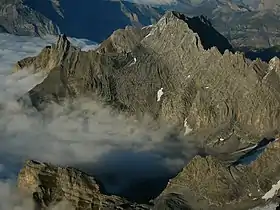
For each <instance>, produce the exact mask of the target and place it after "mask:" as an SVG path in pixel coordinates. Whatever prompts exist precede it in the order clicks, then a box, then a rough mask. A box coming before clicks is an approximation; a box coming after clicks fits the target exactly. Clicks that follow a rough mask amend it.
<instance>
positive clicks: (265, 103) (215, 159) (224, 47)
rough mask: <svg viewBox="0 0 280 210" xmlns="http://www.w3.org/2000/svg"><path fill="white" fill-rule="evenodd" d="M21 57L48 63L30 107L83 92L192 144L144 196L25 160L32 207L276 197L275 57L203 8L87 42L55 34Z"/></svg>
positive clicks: (221, 203) (40, 66)
mask: <svg viewBox="0 0 280 210" xmlns="http://www.w3.org/2000/svg"><path fill="white" fill-rule="evenodd" d="M25 67H27V68H31V69H32V68H33V69H34V71H40V70H41V71H46V72H47V73H48V76H47V77H46V79H45V80H44V81H43V82H42V83H41V84H39V85H37V86H36V87H34V88H33V89H32V90H30V91H29V92H28V93H27V96H29V97H30V99H31V102H32V105H33V106H34V107H36V108H37V110H38V111H44V109H45V108H46V106H48V104H49V103H61V102H63V101H64V100H65V99H72V100H75V99H76V98H77V97H80V96H86V97H92V98H93V100H97V101H99V102H101V103H103V104H106V105H109V106H111V107H112V108H113V109H114V110H117V111H119V112H122V113H126V114H127V115H133V116H137V117H138V120H141V116H143V115H149V116H150V117H151V118H152V119H154V121H155V122H158V123H159V124H160V123H165V124H169V125H171V126H173V127H174V128H175V131H176V132H177V133H180V132H182V133H184V135H185V136H187V137H190V139H194V140H195V144H196V145H197V147H200V148H201V152H200V154H199V155H200V156H199V155H198V156H196V157H195V158H194V159H192V160H191V162H189V163H188V165H187V166H186V167H185V168H184V169H183V170H182V171H181V172H180V173H179V174H178V175H177V176H176V177H175V178H174V179H172V180H170V182H169V183H168V185H167V187H166V189H165V190H164V191H163V192H162V193H161V194H160V195H159V196H158V197H157V198H156V199H155V200H154V202H153V203H150V204H149V206H145V205H141V204H135V203H133V202H129V201H127V200H126V199H123V198H120V197H117V196H107V195H105V193H103V192H101V190H99V187H101V186H102V185H100V184H98V182H97V181H94V180H95V179H94V178H92V177H90V176H88V175H85V174H83V173H82V172H77V171H76V170H75V169H67V168H60V167H56V166H50V165H48V164H44V163H34V162H32V161H31V162H30V161H29V162H27V164H26V165H25V166H24V168H23V170H22V171H21V172H20V174H19V188H20V189H23V190H25V191H26V192H27V193H29V194H31V195H33V196H34V199H35V201H36V202H37V203H38V205H39V206H40V207H44V205H45V206H48V205H51V204H54V203H56V202H57V201H61V200H66V201H69V202H70V204H71V205H72V206H74V209H84V208H85V207H84V205H85V206H86V209H92V210H93V209H97V208H100V209H102V208H104V209H106V208H107V209H114V208H117V207H118V208H120V209H141V208H142V209H145V208H146V209H147V208H150V209H154V210H169V209H170V210H171V209H194V210H196V209H215V210H216V209H229V210H230V209H241V210H242V209H244V210H245V209H250V208H253V207H255V206H260V205H265V203H266V200H270V201H275V202H278V201H277V193H276V192H274V191H271V190H270V189H271V187H272V184H276V183H277V182H278V180H279V179H280V177H279V170H280V168H279V165H280V164H279V161H280V159H279V158H280V157H279V142H278V139H276V137H277V136H279V134H280V132H279V128H280V126H279V125H280V118H279V112H280V109H279V107H280V92H279V90H280V87H279V84H280V74H279V72H280V60H279V58H277V57H275V58H273V59H271V60H270V61H269V63H266V62H262V61H261V60H259V59H257V60H254V61H252V60H249V59H247V58H246V57H245V55H244V54H243V53H240V52H234V50H233V47H232V46H231V45H230V43H229V42H228V40H227V39H226V38H225V37H223V36H222V35H221V34H220V33H218V32H217V31H216V30H215V29H214V28H213V26H212V25H211V23H210V22H209V21H208V19H207V18H205V17H186V16H185V15H183V14H181V13H177V12H168V13H166V14H165V15H164V16H163V17H162V18H161V19H160V20H159V21H158V22H157V23H156V24H154V25H152V26H148V27H143V28H139V27H137V28H135V27H126V28H125V29H120V30H117V31H115V32H114V33H113V34H112V35H111V36H110V37H109V38H108V39H107V40H105V41H104V42H102V43H101V44H100V46H99V48H97V49H96V50H92V51H88V52H84V51H81V50H80V49H79V48H76V47H74V46H72V45H71V44H70V42H69V41H68V39H67V37H66V36H65V35H62V36H60V37H59V40H58V41H57V43H56V44H55V45H52V46H47V47H46V48H44V49H43V50H42V52H41V53H40V54H39V55H38V56H35V57H28V58H25V59H23V60H21V61H19V62H18V63H17V65H16V68H17V69H18V70H20V69H22V68H25ZM22 100H23V99H22ZM177 133H176V134H177ZM178 135H179V134H178ZM267 136H272V137H273V138H269V139H266V138H264V137H267ZM261 139H263V141H261V142H260V140H261ZM271 139H272V140H271ZM173 140H174V139H173ZM184 140H185V141H188V140H187V138H186V139H184ZM263 142H265V143H263ZM252 143H254V144H255V145H254V146H250V145H251V144H252ZM244 147H245V149H244ZM244 151H249V152H244ZM260 153H261V155H259V154H260ZM258 155H259V156H258ZM248 159H253V160H252V161H249V163H246V161H245V160H247V162H248ZM245 163H246V164H245ZM30 177H31V178H30ZM62 177H63V178H62ZM71 177H75V178H76V179H74V180H75V181H73V179H72V178H71ZM205 177H207V179H205ZM51 180H54V181H53V182H50V181H51ZM89 180H90V181H89ZM65 186H67V187H65ZM100 189H101V188H100ZM273 189H274V188H273ZM273 189H272V190H273ZM267 192H268V193H267ZM132 193H133V192H132ZM77 195H79V197H78V196H77ZM88 195H90V197H91V199H90V200H89V198H88ZM156 196H157V195H156ZM100 203H101V204H100ZM106 205H107V206H106ZM108 205H109V207H108ZM133 205H134V207H131V206H133ZM237 207H238V208H237ZM39 209H40V208H39Z"/></svg>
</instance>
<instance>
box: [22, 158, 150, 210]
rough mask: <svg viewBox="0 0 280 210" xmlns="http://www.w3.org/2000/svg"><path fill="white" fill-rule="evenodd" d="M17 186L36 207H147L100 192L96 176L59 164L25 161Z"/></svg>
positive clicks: (79, 208) (90, 209)
mask: <svg viewBox="0 0 280 210" xmlns="http://www.w3.org/2000/svg"><path fill="white" fill-rule="evenodd" d="M18 188H19V190H20V191H21V192H22V193H25V194H30V195H31V196H32V197H33V199H34V201H35V203H36V204H37V205H38V209H46V208H47V207H51V206H55V205H58V204H59V203H60V202H62V201H63V202H66V203H67V204H68V205H69V208H70V209H77V210H84V209H88V210H93V209H104V210H107V209H120V210H121V209H142V210H145V209H149V208H148V207H147V206H145V205H140V204H139V205H137V204H134V203H132V202H128V201H127V200H125V199H123V198H120V197H117V196H113V195H112V196H107V195H105V194H102V193H101V192H100V186H99V184H98V183H97V182H96V180H95V179H94V178H93V177H91V176H89V175H87V174H85V173H83V172H81V171H79V170H77V169H75V168H70V167H66V168H64V167H59V166H54V165H51V164H47V163H42V162H38V161H33V160H29V161H26V163H25V164H24V166H23V168H22V169H21V171H20V173H19V175H18Z"/></svg>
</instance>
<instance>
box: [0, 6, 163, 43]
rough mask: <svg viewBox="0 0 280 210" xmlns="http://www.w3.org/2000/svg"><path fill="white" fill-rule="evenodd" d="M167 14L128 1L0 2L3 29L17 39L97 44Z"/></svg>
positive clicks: (0, 27) (160, 10) (158, 9)
mask: <svg viewBox="0 0 280 210" xmlns="http://www.w3.org/2000/svg"><path fill="white" fill-rule="evenodd" d="M163 14H164V11H163V10H162V9H160V8H153V7H151V6H148V5H140V4H133V3H130V2H126V1H105V0H95V1H91V0H84V1H83V2H82V3H78V2H76V1H67V0H42V1H37V0H0V29H1V31H2V32H8V33H13V34H16V35H31V36H34V35H39V36H41V35H44V34H59V33H60V31H61V32H62V33H66V34H67V35H69V36H72V37H76V38H87V39H90V40H93V41H96V42H101V41H103V40H105V39H106V38H107V37H108V36H109V35H110V34H111V33H112V32H113V31H114V30H116V29H118V28H125V26H127V25H135V26H144V25H150V24H151V23H153V22H155V21H157V20H158V19H159V18H160V17H161V16H162V15H163Z"/></svg>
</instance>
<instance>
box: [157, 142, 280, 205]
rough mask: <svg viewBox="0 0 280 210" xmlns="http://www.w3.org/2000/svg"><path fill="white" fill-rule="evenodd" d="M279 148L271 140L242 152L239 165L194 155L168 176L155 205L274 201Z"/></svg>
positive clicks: (279, 155) (279, 178) (242, 203)
mask: <svg viewBox="0 0 280 210" xmlns="http://www.w3.org/2000/svg"><path fill="white" fill-rule="evenodd" d="M279 149H280V143H279V142H278V141H275V142H273V143H270V144H268V146H267V148H266V149H265V151H264V152H263V153H261V154H260V155H259V154H258V152H257V151H255V152H256V153H255V154H250V155H251V157H249V156H248V157H245V156H242V158H240V159H239V162H240V165H237V164H235V162H234V163H227V162H225V161H221V159H218V158H216V157H213V156H206V157H202V156H196V157H195V158H193V159H192V160H191V161H190V162H189V163H188V165H187V166H186V167H185V168H184V169H183V170H182V171H181V172H180V173H179V174H178V175H177V176H176V177H175V178H174V179H172V180H170V182H169V183H168V184H167V187H166V189H165V190H164V191H163V192H162V194H161V195H160V196H159V197H158V199H157V200H156V202H155V203H156V206H155V209H161V208H162V209H163V207H164V206H166V204H168V203H170V204H171V203H173V208H174V207H175V206H176V207H177V208H178V205H180V204H181V205H182V204H183V205H184V206H186V205H187V206H189V207H190V208H189V209H209V210H212V209H213V210H219V209H228V210H234V209H240V210H243V209H244V210H245V209H246V210H247V209H252V208H253V207H255V206H261V205H265V204H266V202H267V201H268V200H270V201H277V200H278V199H277V196H278V195H279V192H277V190H278V189H279V188H280V186H279V185H278V184H277V183H279V182H278V181H279V180H280V176H279V171H280V168H279V161H280V153H279ZM248 151H249V150H248ZM250 153H251V152H250ZM247 154H249V153H247ZM246 158H247V159H246ZM245 160H246V161H248V162H247V163H245V162H246V161H245ZM242 161H244V162H243V163H242ZM205 177H207V179H205ZM274 185H275V186H274ZM273 186H274V188H273ZM273 189H274V190H273ZM275 189H277V190H276V191H275ZM179 201H180V202H179ZM179 207H180V206H179ZM165 209H167V208H165ZM169 209H172V208H169Z"/></svg>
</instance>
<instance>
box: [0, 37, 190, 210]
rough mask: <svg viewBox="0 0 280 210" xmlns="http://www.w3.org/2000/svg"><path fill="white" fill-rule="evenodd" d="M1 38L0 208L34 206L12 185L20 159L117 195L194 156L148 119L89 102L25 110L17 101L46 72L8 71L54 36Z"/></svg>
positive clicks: (179, 139)
mask: <svg viewBox="0 0 280 210" xmlns="http://www.w3.org/2000/svg"><path fill="white" fill-rule="evenodd" d="M0 40H1V41H0V115H1V118H0V130H1V132H0V144H1V147H0V210H7V209H9V210H15V209H17V210H27V209H28V210H30V209H32V201H31V200H30V199H27V198H23V197H22V196H20V195H19V194H18V193H17V190H16V187H15V183H16V176H17V173H18V171H19V169H20V167H22V164H23V162H24V161H25V160H26V159H35V160H40V161H46V162H51V163H54V164H59V165H63V166H66V165H67V166H74V167H78V168H80V169H83V170H85V171H87V172H89V173H91V174H94V175H96V176H98V177H99V178H101V181H103V182H104V184H105V187H106V189H107V190H108V191H110V192H114V193H121V192H123V191H124V190H125V189H127V188H130V187H132V188H133V186H131V183H134V182H136V181H137V180H138V181H139V180H140V179H141V180H143V179H152V178H155V179H158V178H162V177H166V176H168V175H171V174H174V173H175V172H176V171H178V170H179V169H180V168H181V167H182V166H183V165H184V164H185V162H186V161H187V159H188V158H189V157H191V156H192V155H193V154H194V152H195V149H194V147H192V145H191V144H186V143H184V142H185V141H183V138H182V137H172V138H171V137H170V136H169V132H168V128H167V127H165V126H164V125H163V126H162V128H160V129H154V128H153V126H151V121H150V119H149V118H148V117H147V118H146V120H143V122H141V123H140V122H137V121H135V120H134V119H133V118H131V119H127V118H125V117H124V116H122V115H119V114H116V113H113V112H112V110H111V109H110V108H109V107H103V106H102V105H100V104H98V103H97V102H94V101H92V100H89V99H87V98H79V99H77V100H76V102H75V103H74V104H73V103H68V102H67V101H66V102H65V104H64V105H55V104H53V105H51V106H49V107H48V108H47V109H46V110H45V112H43V113H38V112H37V111H36V110H34V109H33V108H26V107H25V108H23V107H22V106H20V105H19V104H18V102H17V99H18V97H20V96H21V95H23V94H24V93H26V92H27V91H28V90H30V89H31V88H32V87H34V86H35V85H36V84H38V83H40V82H41V81H43V79H44V78H45V76H46V75H43V74H41V73H38V74H34V75H30V74H29V73H28V71H27V70H23V71H20V72H18V73H15V74H11V70H12V66H13V65H14V63H15V62H16V61H18V60H20V59H22V58H24V57H27V56H33V55H36V54H37V53H38V52H40V50H41V49H42V48H43V47H44V46H45V45H48V44H51V43H54V42H55V41H56V37H46V38H45V39H40V38H30V37H18V36H13V35H6V34H0ZM70 41H71V42H72V43H74V44H75V45H77V46H80V47H81V48H83V50H89V49H93V48H95V47H96V44H95V43H92V42H89V41H88V40H79V39H74V38H71V39H70ZM174 154H175V155H174ZM61 205H63V204H61ZM56 208H58V209H63V208H62V207H61V206H60V207H56Z"/></svg>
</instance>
